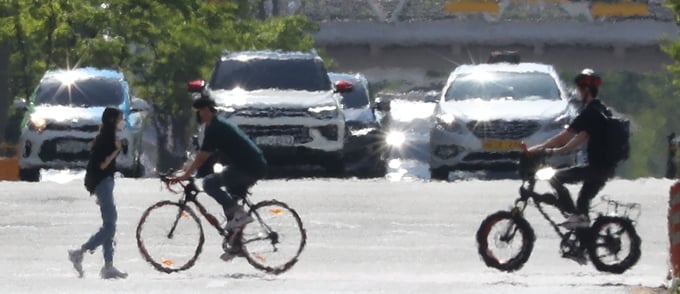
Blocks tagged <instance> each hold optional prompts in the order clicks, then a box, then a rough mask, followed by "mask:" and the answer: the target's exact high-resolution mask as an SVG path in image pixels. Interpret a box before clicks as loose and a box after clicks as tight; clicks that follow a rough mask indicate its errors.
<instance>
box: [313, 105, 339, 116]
mask: <svg viewBox="0 0 680 294" xmlns="http://www.w3.org/2000/svg"><path fill="white" fill-rule="evenodd" d="M308 111H309V114H311V115H312V116H313V117H314V118H318V119H331V118H335V117H337V116H338V107H336V106H335V105H328V106H319V107H311V108H309V109H308Z"/></svg>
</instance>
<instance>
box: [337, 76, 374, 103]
mask: <svg viewBox="0 0 680 294" xmlns="http://www.w3.org/2000/svg"><path fill="white" fill-rule="evenodd" d="M342 105H343V106H344V107H345V108H362V107H364V106H366V105H368V91H366V87H364V84H362V83H361V82H360V81H357V80H354V81H352V91H350V92H347V93H342Z"/></svg>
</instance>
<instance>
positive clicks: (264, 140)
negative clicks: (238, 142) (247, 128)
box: [255, 136, 295, 146]
mask: <svg viewBox="0 0 680 294" xmlns="http://www.w3.org/2000/svg"><path fill="white" fill-rule="evenodd" d="M255 143H256V144H257V145H284V146H286V145H293V143H295V139H294V138H293V137H292V136H264V137H257V138H255Z"/></svg>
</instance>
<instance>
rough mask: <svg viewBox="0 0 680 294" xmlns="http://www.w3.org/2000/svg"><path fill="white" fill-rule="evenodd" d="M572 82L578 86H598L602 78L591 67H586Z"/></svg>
mask: <svg viewBox="0 0 680 294" xmlns="http://www.w3.org/2000/svg"><path fill="white" fill-rule="evenodd" d="M574 83H575V84H576V85H577V86H579V87H588V88H599V87H600V86H601V85H602V78H600V76H599V75H598V74H596V73H595V71H593V70H592V69H589V68H586V69H584V70H583V71H581V73H580V74H578V75H577V76H576V77H575V78H574Z"/></svg>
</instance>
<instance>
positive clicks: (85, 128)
mask: <svg viewBox="0 0 680 294" xmlns="http://www.w3.org/2000/svg"><path fill="white" fill-rule="evenodd" d="M45 129H46V130H52V131H81V132H90V133H96V132H98V131H99V126H98V125H82V126H70V125H65V124H55V123H49V124H47V126H46V127H45Z"/></svg>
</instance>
